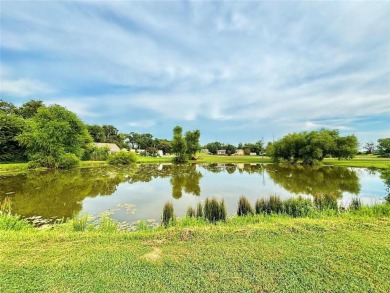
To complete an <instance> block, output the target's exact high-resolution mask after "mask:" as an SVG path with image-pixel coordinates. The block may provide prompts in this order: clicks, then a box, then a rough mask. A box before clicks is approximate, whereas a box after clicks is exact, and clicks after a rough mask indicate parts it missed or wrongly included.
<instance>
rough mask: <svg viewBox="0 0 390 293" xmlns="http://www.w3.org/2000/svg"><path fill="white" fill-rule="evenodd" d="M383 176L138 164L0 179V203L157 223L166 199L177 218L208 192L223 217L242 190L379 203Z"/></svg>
mask: <svg viewBox="0 0 390 293" xmlns="http://www.w3.org/2000/svg"><path fill="white" fill-rule="evenodd" d="M387 187H388V186H386V185H385V182H384V180H383V179H381V173H380V172H379V171H371V170H368V169H361V168H343V167H326V166H323V167H316V168H304V167H283V166H278V165H273V164H268V165H267V164H266V165H262V164H204V165H202V164H201V165H197V164H190V165H181V166H180V165H171V164H161V165H156V164H141V165H134V166H131V167H121V168H119V167H110V166H107V167H99V168H89V169H74V170H68V171H50V172H49V171H48V172H29V173H27V174H21V175H12V176H11V175H10V176H0V200H3V199H4V198H5V197H7V196H8V197H10V198H11V200H12V204H13V212H14V213H17V214H19V215H22V216H23V217H26V218H30V219H31V218H32V219H35V218H38V219H43V220H44V221H48V222H53V221H54V220H55V219H61V218H65V219H66V218H70V217H72V216H73V215H77V214H83V213H88V214H89V215H93V216H96V215H99V214H101V213H102V212H105V211H109V213H110V214H111V217H112V218H114V219H116V220H119V221H126V222H128V223H135V222H136V221H138V220H147V219H156V220H157V221H159V219H160V216H161V212H162V207H163V205H164V203H165V202H167V201H172V202H173V205H174V207H175V212H176V214H177V216H179V217H180V216H184V215H185V212H186V210H187V207H188V206H192V207H194V208H195V207H196V205H197V203H198V202H201V201H204V200H205V198H206V197H209V198H211V197H212V196H215V197H216V198H224V199H225V203H226V207H227V211H228V214H229V215H233V214H234V213H235V212H236V208H237V202H238V199H239V197H240V196H241V195H245V196H246V197H247V198H248V199H249V200H250V201H251V203H252V204H254V202H255V201H256V199H258V198H261V197H268V196H270V195H278V196H280V197H281V198H289V197H292V196H299V195H302V196H313V197H314V198H316V197H320V196H327V197H330V198H332V199H333V200H337V201H338V203H339V205H344V206H345V205H347V204H349V202H350V200H351V199H352V198H353V197H355V196H359V197H360V199H361V201H362V202H363V203H365V204H373V203H378V202H382V201H383V198H384V197H385V196H386V195H387V189H386V188H387Z"/></svg>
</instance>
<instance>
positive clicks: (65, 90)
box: [0, 0, 390, 145]
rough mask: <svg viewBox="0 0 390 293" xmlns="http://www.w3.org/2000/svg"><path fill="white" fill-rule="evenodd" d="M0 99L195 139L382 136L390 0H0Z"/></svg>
mask: <svg viewBox="0 0 390 293" xmlns="http://www.w3.org/2000/svg"><path fill="white" fill-rule="evenodd" d="M0 17H1V18H0V99H3V100H6V101H8V102H12V103H14V104H15V105H18V106H20V105H22V104H23V103H25V102H27V101H28V100H30V99H38V100H42V101H44V103H45V104H47V105H50V104H60V105H62V106H65V107H66V108H67V109H69V110H71V111H73V112H75V113H76V114H77V115H78V116H79V117H80V118H81V119H82V120H83V121H84V122H85V123H88V124H112V125H114V126H116V127H117V128H118V129H119V130H120V131H121V132H123V133H129V132H132V131H134V132H138V133H151V134H153V136H154V137H158V138H168V139H170V138H171V137H172V129H173V127H174V126H176V125H180V126H182V127H183V130H184V131H188V130H193V129H199V130H200V131H201V143H202V144H205V143H208V142H212V141H221V142H225V143H233V144H238V143H239V142H244V143H245V142H256V141H258V140H260V139H263V140H264V141H266V142H267V141H272V140H273V139H278V138H281V137H282V136H284V135H286V134H288V133H290V132H300V131H311V130H317V129H321V128H328V129H338V130H339V131H340V133H341V134H342V135H350V134H355V135H356V136H357V137H358V138H359V141H360V142H361V144H362V145H363V144H364V143H365V142H369V141H376V140H377V139H378V138H382V137H390V21H389V19H390V2H389V1H359V2H356V1H340V2H337V1H321V2H320V1H298V2H294V1H93V0H90V1H3V0H0Z"/></svg>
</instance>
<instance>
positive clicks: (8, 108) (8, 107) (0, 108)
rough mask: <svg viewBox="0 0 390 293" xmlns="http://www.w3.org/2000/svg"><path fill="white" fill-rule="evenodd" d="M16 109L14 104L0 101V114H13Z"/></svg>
mask: <svg viewBox="0 0 390 293" xmlns="http://www.w3.org/2000/svg"><path fill="white" fill-rule="evenodd" d="M16 109H17V108H16V106H15V105H14V104H12V103H9V102H6V101H4V100H0V113H1V112H3V113H5V114H11V113H15V111H16Z"/></svg>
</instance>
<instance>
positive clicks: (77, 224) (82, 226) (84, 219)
mask: <svg viewBox="0 0 390 293" xmlns="http://www.w3.org/2000/svg"><path fill="white" fill-rule="evenodd" d="M88 219H89V216H88V215H87V214H85V215H82V216H74V217H73V219H72V226H73V231H77V232H82V231H85V230H86V229H87V223H88Z"/></svg>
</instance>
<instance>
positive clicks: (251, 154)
mask: <svg viewBox="0 0 390 293" xmlns="http://www.w3.org/2000/svg"><path fill="white" fill-rule="evenodd" d="M249 155H250V156H257V154H256V153H250V154H249Z"/></svg>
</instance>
